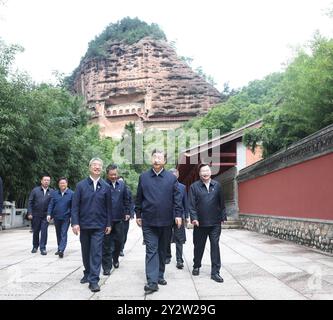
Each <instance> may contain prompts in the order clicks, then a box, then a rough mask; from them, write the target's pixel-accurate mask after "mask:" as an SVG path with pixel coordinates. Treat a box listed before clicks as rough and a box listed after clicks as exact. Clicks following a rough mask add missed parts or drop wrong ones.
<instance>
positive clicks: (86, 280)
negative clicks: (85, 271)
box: [80, 277, 88, 284]
mask: <svg viewBox="0 0 333 320" xmlns="http://www.w3.org/2000/svg"><path fill="white" fill-rule="evenodd" d="M80 283H82V284H85V283H88V279H87V278H86V277H83V278H82V279H81V280H80Z"/></svg>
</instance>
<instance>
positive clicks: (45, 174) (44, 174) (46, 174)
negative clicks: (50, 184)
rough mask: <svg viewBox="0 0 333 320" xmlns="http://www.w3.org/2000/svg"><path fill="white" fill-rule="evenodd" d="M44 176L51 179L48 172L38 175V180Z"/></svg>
mask: <svg viewBox="0 0 333 320" xmlns="http://www.w3.org/2000/svg"><path fill="white" fill-rule="evenodd" d="M44 178H50V179H51V176H50V175H49V174H48V173H43V174H41V176H40V180H43V179H44Z"/></svg>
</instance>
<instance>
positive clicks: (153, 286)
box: [144, 284, 158, 294]
mask: <svg viewBox="0 0 333 320" xmlns="http://www.w3.org/2000/svg"><path fill="white" fill-rule="evenodd" d="M144 290H145V292H146V294H149V293H153V292H156V291H158V285H157V284H146V285H145V287H144Z"/></svg>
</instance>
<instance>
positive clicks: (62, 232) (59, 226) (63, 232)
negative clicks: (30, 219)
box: [54, 218, 70, 252]
mask: <svg viewBox="0 0 333 320" xmlns="http://www.w3.org/2000/svg"><path fill="white" fill-rule="evenodd" d="M69 222H70V219H69V218H68V219H65V220H58V219H54V226H55V229H56V235H57V243H58V251H61V252H64V251H65V249H66V246H67V233H68V228H69Z"/></svg>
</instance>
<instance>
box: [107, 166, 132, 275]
mask: <svg viewBox="0 0 333 320" xmlns="http://www.w3.org/2000/svg"><path fill="white" fill-rule="evenodd" d="M106 175H107V180H106V182H107V183H108V184H109V185H110V190H111V198H112V231H111V233H110V234H106V235H104V239H103V259H102V266H103V274H104V275H105V276H108V275H110V271H111V269H112V264H113V266H114V267H115V268H116V269H117V268H119V255H120V251H121V248H122V245H123V242H124V224H123V221H124V220H129V218H130V214H129V203H128V193H127V188H126V186H125V183H124V182H123V181H120V180H118V167H117V166H116V165H110V166H108V167H107V168H106Z"/></svg>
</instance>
